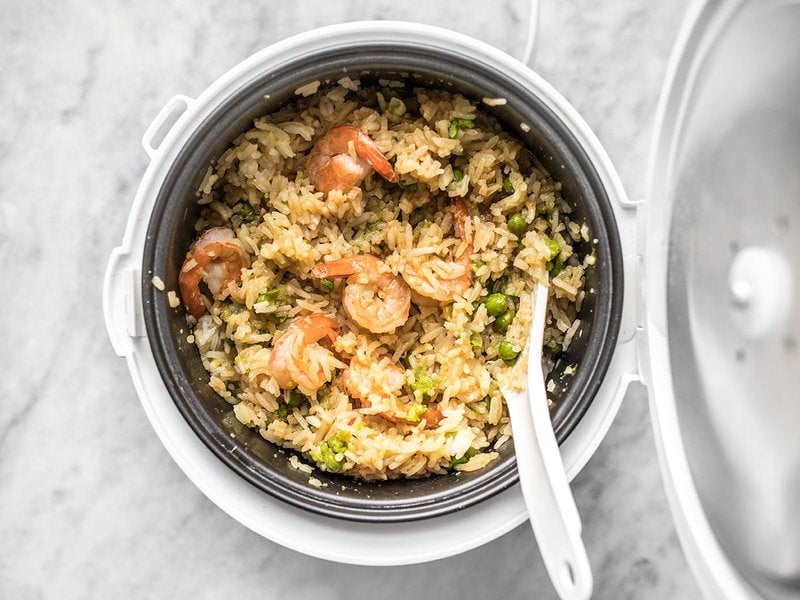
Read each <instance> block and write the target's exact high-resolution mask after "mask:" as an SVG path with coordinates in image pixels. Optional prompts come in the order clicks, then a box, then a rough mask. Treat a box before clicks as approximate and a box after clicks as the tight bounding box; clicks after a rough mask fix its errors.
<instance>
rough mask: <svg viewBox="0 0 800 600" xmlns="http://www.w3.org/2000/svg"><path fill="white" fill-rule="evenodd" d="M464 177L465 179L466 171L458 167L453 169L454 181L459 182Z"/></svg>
mask: <svg viewBox="0 0 800 600" xmlns="http://www.w3.org/2000/svg"><path fill="white" fill-rule="evenodd" d="M462 179H464V173H463V172H462V171H459V170H458V169H453V181H454V182H455V183H458V182H459V181H461V180H462Z"/></svg>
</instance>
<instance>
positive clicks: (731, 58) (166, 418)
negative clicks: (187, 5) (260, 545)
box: [104, 0, 800, 600]
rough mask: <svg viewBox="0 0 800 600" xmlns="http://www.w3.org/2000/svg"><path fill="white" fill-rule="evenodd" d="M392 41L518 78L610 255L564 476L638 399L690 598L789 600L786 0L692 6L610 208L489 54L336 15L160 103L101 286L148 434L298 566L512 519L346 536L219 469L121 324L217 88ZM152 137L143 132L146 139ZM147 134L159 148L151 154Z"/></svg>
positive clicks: (389, 551)
mask: <svg viewBox="0 0 800 600" xmlns="http://www.w3.org/2000/svg"><path fill="white" fill-rule="evenodd" d="M365 38H401V39H404V40H407V41H412V42H415V41H418V42H419V43H420V44H422V43H424V44H428V45H431V44H434V45H443V46H447V47H448V48H451V49H456V50H458V51H463V52H467V53H471V54H479V55H481V56H483V57H485V58H486V60H488V61H491V63H493V64H495V65H497V67H498V68H502V69H503V70H505V71H506V72H507V73H509V74H510V75H511V76H512V77H515V78H517V79H518V80H519V81H522V82H524V84H525V86H526V87H527V88H528V89H530V90H531V92H532V93H534V94H536V95H537V96H539V98H540V99H542V100H543V102H545V103H546V105H547V107H548V108H549V109H550V110H552V111H553V112H554V113H556V114H557V115H558V116H559V118H560V119H561V120H563V122H564V123H565V124H566V125H567V126H568V127H569V129H570V130H571V132H572V134H573V135H574V136H575V137H576V138H577V139H578V140H579V141H580V143H581V145H582V146H583V148H584V149H585V151H586V153H587V154H588V156H589V157H590V159H591V161H592V163H593V166H594V168H595V169H596V170H597V172H598V174H599V175H600V177H601V178H602V181H603V183H604V185H605V188H606V191H607V193H608V195H609V197H610V199H611V203H612V205H613V209H614V217H615V219H616V222H617V227H618V230H619V235H620V238H621V242H622V247H623V250H624V278H625V282H626V285H625V296H624V303H623V312H622V321H621V327H620V333H619V337H618V340H617V344H616V349H615V351H614V355H613V358H612V360H611V362H610V365H609V368H608V370H607V373H606V376H605V378H604V380H603V382H602V385H601V386H600V388H599V391H598V392H597V394H596V396H595V398H594V401H593V402H592V403H591V405H590V407H589V408H588V410H587V412H586V413H585V414H584V416H583V417H582V418H581V419H580V422H579V423H578V424H577V426H576V427H575V429H574V430H573V431H572V432H571V433H570V435H569V436H568V437H567V439H566V440H565V441H564V442H563V443H562V445H561V453H562V458H563V462H564V465H565V468H566V471H567V475H568V477H569V478H570V479H572V478H573V477H574V476H575V475H576V474H577V473H578V472H579V471H580V470H581V468H582V467H583V466H584V465H585V464H586V463H587V461H588V460H589V458H590V457H591V456H592V454H593V453H594V452H595V450H596V449H597V447H598V445H599V444H600V442H601V441H602V439H603V438H604V436H605V435H606V433H607V431H608V429H609V426H610V425H611V423H612V421H613V419H614V418H615V416H616V413H617V410H618V408H619V405H620V403H621V401H622V398H623V396H624V395H625V392H626V389H627V387H628V385H629V384H630V383H631V382H634V381H642V382H644V383H645V385H646V386H647V388H648V392H649V398H650V408H651V415H652V420H653V428H654V431H655V439H656V445H657V449H658V454H659V459H660V466H661V470H662V474H663V478H664V483H665V487H666V491H667V496H668V499H669V503H670V506H671V508H672V511H673V516H674V519H675V523H676V526H677V530H678V533H679V535H680V539H681V542H682V544H683V547H684V550H685V552H686V555H687V558H688V560H689V563H690V565H691V566H692V568H693V570H694V572H695V575H696V576H697V579H698V580H699V582H700V584H701V587H702V589H703V590H704V592H705V593H706V594H707V596H708V597H709V598H722V599H726V600H736V599H750V598H770V599H785V598H800V401H799V400H798V387H800V374H799V373H800V350H798V339H800V311H798V310H797V306H796V293H795V289H794V286H795V284H794V282H795V281H796V280H797V278H798V270H799V269H800V261H798V256H800V234H799V233H798V227H799V226H800V2H798V1H797V0H794V1H791V0H784V1H781V0H764V1H760V2H757V1H755V0H753V1H749V2H748V1H746V0H730V1H727V2H698V3H697V4H695V5H693V6H692V7H691V9H690V11H689V13H688V14H687V16H686V20H685V23H684V25H683V27H682V29H681V31H680V34H679V37H678V40H677V42H676V47H675V51H674V54H673V57H672V60H671V62H670V66H669V70H668V75H667V79H666V83H665V86H664V90H663V93H662V97H661V101H660V105H659V111H658V118H657V127H656V135H655V140H654V143H653V147H652V155H651V169H650V176H649V180H650V185H649V193H648V196H647V198H646V199H644V200H643V201H642V202H635V201H631V200H629V199H628V197H627V196H626V194H625V190H624V189H623V187H622V185H621V182H620V180H619V177H618V175H617V173H616V171H615V169H614V166H613V165H612V163H611V161H610V159H609V157H608V155H607V154H606V152H605V151H604V149H603V148H602V146H601V144H600V142H599V141H598V140H597V138H596V137H595V136H594V134H593V133H592V132H591V131H590V130H589V128H588V126H587V125H586V123H585V122H584V121H583V120H582V119H581V117H580V116H579V115H578V113H577V112H576V111H575V109H574V108H573V107H572V106H570V105H569V103H568V102H567V101H566V100H565V99H564V98H563V97H561V96H560V95H559V93H558V92H557V91H556V90H554V89H553V88H552V87H550V86H549V85H548V84H547V82H546V81H544V80H543V79H542V78H541V77H540V76H539V75H537V74H536V73H535V72H533V71H531V70H530V69H529V68H527V67H526V66H525V65H523V64H521V63H520V62H518V61H517V60H515V59H513V58H511V57H510V56H508V55H506V54H504V53H503V52H500V51H499V50H497V49H495V48H493V47H491V46H488V45H486V44H484V43H482V42H479V41H476V40H474V39H472V38H469V37H466V36H464V35H461V34H457V33H454V32H451V31H446V30H443V29H438V28H433V27H427V26H421V25H417V24H410V23H393V22H363V23H348V24H344V25H338V26H334V27H328V28H323V29H318V30H314V31H311V32H308V33H305V34H302V35H299V36H295V37H293V38H290V39H288V40H285V41H283V42H280V43H278V44H275V45H273V46H271V47H269V48H267V49H265V50H263V51H261V52H259V53H258V54H255V55H254V56H252V57H250V58H249V59H247V60H245V61H244V62H242V63H240V64H239V65H237V66H236V67H234V68H233V69H231V70H230V71H229V72H227V73H226V74H225V75H223V76H222V77H221V78H220V79H219V80H217V81H216V82H215V83H214V84H212V85H211V87H209V88H208V89H207V90H206V91H205V92H204V93H203V94H201V95H200V96H199V97H198V98H196V99H192V98H188V97H185V96H176V97H174V98H172V99H171V100H170V101H169V102H168V103H167V104H166V105H165V107H164V108H163V109H162V110H161V112H160V113H159V114H158V116H157V117H156V119H155V120H154V121H153V123H152V125H151V126H150V127H149V128H148V130H147V131H146V133H145V135H144V138H143V144H144V147H145V150H146V151H147V153H148V154H149V156H150V158H151V162H150V164H149V166H148V168H147V171H146V173H145V175H144V177H143V179H142V182H141V185H140V186H139V189H138V191H137V194H136V197H135V200H134V204H133V208H132V211H131V214H130V217H129V220H128V224H127V227H126V231H125V236H124V239H123V242H122V245H121V246H120V247H118V248H116V249H115V251H114V253H113V254H112V257H111V260H110V262H109V266H108V270H107V273H106V279H105V285H104V311H105V318H106V325H107V328H108V331H109V335H110V337H111V340H112V342H113V345H114V349H115V351H116V352H117V354H119V355H120V356H124V357H125V358H126V360H127V363H128V366H129V368H130V372H131V376H132V378H133V381H134V384H135V386H136V390H137V392H138V395H139V397H140V399H141V402H142V405H143V407H144V409H145V411H146V413H147V416H148V418H149V419H150V421H151V423H152V424H153V427H154V428H155V430H156V432H157V434H158V436H159V438H160V439H161V441H162V443H163V444H164V445H165V447H166V448H167V450H168V451H169V452H170V454H171V455H172V457H173V458H174V460H175V461H176V462H177V463H178V465H179V466H180V467H181V468H182V469H183V471H184V472H185V473H186V474H187V476H188V477H189V478H190V479H191V480H192V481H193V482H194V483H195V485H197V487H198V488H199V489H200V490H201V491H202V492H203V493H204V494H206V495H207V496H208V497H209V498H210V499H211V500H212V501H213V502H214V503H216V504H217V505H218V506H219V507H220V508H222V509H223V510H224V511H226V512H227V513H228V514H230V515H231V516H232V517H233V518H235V519H236V520H238V521H240V522H241V523H242V524H244V525H245V526H247V527H249V528H250V529H252V530H253V531H255V532H257V533H259V534H261V535H263V536H264V537H267V538H269V539H271V540H273V541H275V542H277V543H279V544H282V545H284V546H287V547H289V548H292V549H294V550H297V551H299V552H303V553H306V554H309V555H313V556H317V557H321V558H326V559H329V560H335V561H340V562H347V563H353V564H361V565H401V564H410V563H416V562H424V561H429V560H434V559H438V558H442V557H446V556H452V555H455V554H458V553H460V552H463V551H466V550H469V549H471V548H474V547H476V546H479V545H481V544H484V543H486V542H488V541H490V540H493V539H495V538H497V537H499V536H500V535H502V534H504V533H506V532H508V531H509V530H511V529H512V528H514V527H516V526H517V525H519V524H520V523H522V522H523V521H525V519H526V518H527V514H526V509H525V505H524V502H523V499H522V495H521V493H520V491H519V489H518V486H516V485H515V486H513V487H511V488H509V489H507V490H505V491H503V492H501V493H499V494H497V495H495V496H493V497H491V498H490V499H488V500H485V501H483V502H480V503H478V504H475V505H472V506H469V507H468V508H465V509H464V510H461V511H456V512H452V513H449V514H446V515H442V516H437V517H434V518H430V519H425V520H424V521H419V520H418V521H413V520H412V521H407V522H402V523H375V522H352V521H345V520H342V519H336V518H331V517H327V516H323V515H319V514H314V513H311V512H308V511H305V510H301V509H298V508H296V507H294V506H291V505H290V504H287V503H285V502H282V501H280V500H277V499H275V498H273V497H270V496H268V495H266V494H264V493H263V492H262V491H261V490H258V489H256V488H255V487H254V486H252V485H251V484H250V483H248V482H247V481H245V480H244V479H243V478H241V477H239V476H238V475H237V474H235V473H233V472H232V471H231V470H230V469H228V467H227V466H225V465H224V464H222V463H221V462H220V461H219V460H218V459H217V458H216V457H215V456H214V454H213V453H212V452H210V451H209V449H208V447H207V446H206V445H204V444H203V443H202V442H201V441H200V440H199V439H198V437H197V436H196V435H195V432H194V431H193V430H192V429H191V428H190V427H189V426H188V425H187V422H186V420H185V419H184V418H183V416H182V415H181V413H180V412H179V411H178V410H177V408H176V406H175V403H174V402H173V401H172V399H171V396H170V393H169V391H168V389H167V386H166V385H165V384H164V381H163V380H162V378H161V376H160V375H159V373H158V370H157V369H156V366H155V361H154V357H153V352H152V350H151V347H150V344H149V343H148V340H147V332H146V331H145V328H144V323H143V320H142V315H141V313H142V306H141V303H142V299H141V296H142V294H141V279H142V273H141V269H142V251H143V248H144V244H145V234H146V228H147V223H148V220H149V216H150V212H151V210H152V207H153V202H154V199H155V196H156V191H157V190H158V188H159V185H160V183H161V181H162V180H163V178H164V177H165V175H166V172H167V170H168V168H169V165H170V162H171V160H172V157H173V156H174V153H175V151H176V150H175V149H176V148H178V147H180V146H181V144H182V143H183V142H184V141H185V140H186V139H187V138H188V137H189V136H190V135H191V133H192V132H193V131H194V128H195V126H196V124H197V123H199V122H200V121H201V120H202V119H203V118H205V117H206V116H207V115H208V114H210V113H211V112H212V111H213V109H214V108H215V106H216V103H217V102H218V98H219V97H220V96H221V95H222V94H223V93H224V90H226V89H229V88H230V87H232V86H236V85H237V84H238V83H239V82H241V81H244V80H246V78H247V77H248V74H249V73H251V72H252V71H254V70H259V69H264V66H265V65H269V64H272V63H274V62H275V61H281V60H285V59H286V57H291V56H293V55H295V54H298V53H302V52H303V51H304V50H305V49H307V48H308V47H311V46H314V45H316V44H319V43H320V42H321V41H322V40H325V42H326V43H328V44H330V43H335V41H336V40H339V39H342V40H344V39H347V40H352V39H365ZM162 136H163V137H162ZM157 137H162V139H161V141H160V142H158V143H157V142H156V141H155V140H156V138H157Z"/></svg>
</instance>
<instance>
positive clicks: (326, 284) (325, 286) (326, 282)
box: [319, 277, 333, 293]
mask: <svg viewBox="0 0 800 600" xmlns="http://www.w3.org/2000/svg"><path fill="white" fill-rule="evenodd" d="M319 287H320V289H322V291H323V292H329V293H330V292H332V291H333V279H331V278H330V277H324V278H322V279H320V280H319Z"/></svg>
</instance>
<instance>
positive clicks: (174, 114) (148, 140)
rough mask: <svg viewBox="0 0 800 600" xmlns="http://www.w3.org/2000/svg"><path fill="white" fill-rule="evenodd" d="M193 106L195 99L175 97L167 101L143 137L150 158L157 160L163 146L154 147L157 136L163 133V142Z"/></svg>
mask: <svg viewBox="0 0 800 600" xmlns="http://www.w3.org/2000/svg"><path fill="white" fill-rule="evenodd" d="M192 104H194V99H193V98H189V97H188V96H181V95H178V96H173V97H172V98H170V99H169V100H167V103H166V104H164V106H163V107H162V108H161V110H160V111H158V114H157V115H156V117H155V119H153V121H152V122H151V123H150V125H149V126H148V127H147V129H146V130H145V132H144V135H143V136H142V147H143V148H144V151H145V152H147V155H148V156H149V157H150V158H155V155H156V153H157V152H158V149H159V147H160V146H161V142H160V141H159V143H158V145H154V140H155V138H156V136H157V135H159V133H161V132H163V135H161V136H160V138H161V140H162V141H163V140H164V139H165V138H166V137H167V135H168V134H169V132H170V131H171V130H172V128H173V127H174V126H175V123H177V122H178V119H179V118H180V117H181V115H183V113H185V112H186V111H187V110H188V109H189V107H190V106H191V105H192ZM170 119H172V122H171V123H170V122H169V120H170ZM165 128H166V130H165Z"/></svg>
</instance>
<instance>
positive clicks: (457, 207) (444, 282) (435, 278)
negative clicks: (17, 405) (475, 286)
mask: <svg viewBox="0 0 800 600" xmlns="http://www.w3.org/2000/svg"><path fill="white" fill-rule="evenodd" d="M450 209H451V210H452V211H453V228H454V229H455V233H456V237H457V238H458V239H460V240H461V241H462V242H464V243H465V244H466V246H465V248H463V249H462V250H461V253H460V255H458V256H456V257H454V260H453V261H452V262H450V263H445V264H444V267H445V268H443V269H437V268H436V267H439V266H441V262H442V261H441V260H431V258H430V256H429V255H420V256H414V257H411V258H409V260H408V261H407V262H406V264H405V266H404V267H403V269H402V271H401V275H402V276H403V279H404V280H405V282H406V283H407V284H408V286H409V287H410V288H411V290H412V291H413V292H414V294H415V297H417V298H419V300H420V302H417V304H420V305H427V304H430V300H434V301H436V302H440V303H449V302H453V300H455V297H456V296H461V295H463V294H464V293H465V292H466V291H467V290H468V289H469V288H470V286H471V285H472V233H471V231H470V230H469V228H468V227H467V222H468V221H469V207H468V206H467V203H466V201H465V200H464V198H453V200H452V202H451V204H450ZM457 251H458V248H457V249H456V251H455V252H457ZM443 271H447V272H448V274H447V275H443V274H442V272H443Z"/></svg>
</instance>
